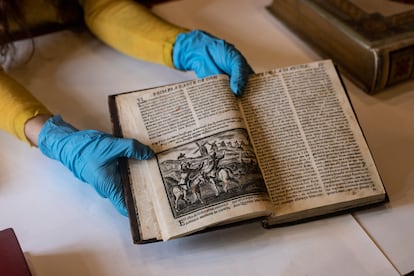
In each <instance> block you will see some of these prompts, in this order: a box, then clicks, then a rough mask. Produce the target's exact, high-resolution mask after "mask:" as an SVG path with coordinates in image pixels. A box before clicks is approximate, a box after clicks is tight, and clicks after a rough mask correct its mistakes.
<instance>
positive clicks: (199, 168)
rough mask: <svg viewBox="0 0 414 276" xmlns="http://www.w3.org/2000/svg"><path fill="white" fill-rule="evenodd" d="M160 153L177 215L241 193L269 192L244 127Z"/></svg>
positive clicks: (163, 177) (161, 163) (171, 202)
mask: <svg viewBox="0 0 414 276" xmlns="http://www.w3.org/2000/svg"><path fill="white" fill-rule="evenodd" d="M157 157H158V162H159V167H160V171H161V175H162V179H163V181H164V186H165V190H166V193H167V195H168V199H169V203H170V206H171V210H172V213H173V214H174V217H175V218H177V217H180V216H183V215H187V214H189V213H191V212H194V211H196V210H199V209H200V208H205V207H206V206H209V205H212V204H215V203H219V202H223V201H226V200H230V199H234V198H236V197H239V196H241V195H246V194H250V193H258V192H266V189H265V185H264V183H263V179H262V177H261V175H260V170H259V167H258V164H257V161H256V158H255V155H254V152H253V148H252V145H251V143H250V141H249V138H248V135H247V132H246V131H245V130H243V129H237V130H231V131H226V132H223V133H219V134H216V135H213V136H210V137H207V138H204V139H201V140H198V141H195V142H192V143H189V144H186V145H183V146H179V147H176V148H174V149H171V150H168V151H166V152H163V153H160V154H158V156H157Z"/></svg>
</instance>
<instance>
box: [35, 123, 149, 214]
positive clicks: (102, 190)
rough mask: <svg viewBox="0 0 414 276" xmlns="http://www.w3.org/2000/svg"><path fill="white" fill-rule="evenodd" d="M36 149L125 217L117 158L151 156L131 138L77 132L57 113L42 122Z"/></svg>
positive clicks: (86, 131) (147, 150)
mask: <svg viewBox="0 0 414 276" xmlns="http://www.w3.org/2000/svg"><path fill="white" fill-rule="evenodd" d="M38 146H39V149H40V150H41V152H42V153H43V154H45V155H46V156H48V157H50V158H52V159H55V160H58V161H60V162H61V163H62V164H63V165H64V166H65V167H67V168H68V169H69V170H70V171H71V172H72V173H73V174H74V175H75V176H76V177H77V178H79V179H80V180H82V181H84V182H86V183H88V184H90V185H91V186H93V187H94V188H95V190H96V191H97V192H98V193H99V194H100V195H101V196H102V197H104V198H108V199H109V200H110V201H111V202H112V204H113V205H114V206H115V208H116V209H117V210H118V211H119V212H120V213H121V214H122V215H125V216H127V211H126V208H125V201H124V197H123V189H122V184H121V176H120V174H119V172H118V162H117V159H118V158H119V157H128V158H134V159H138V160H145V159H150V158H151V157H153V156H154V152H153V151H152V150H151V149H150V148H149V147H148V146H145V145H143V144H141V143H140V142H138V141H137V140H134V139H122V138H115V137H113V136H112V135H109V134H107V133H104V132H101V131H96V130H83V131H79V130H77V129H76V128H74V127H73V126H71V125H69V124H68V123H66V122H64V121H63V120H62V118H61V117H60V116H59V115H56V116H54V117H52V118H50V119H49V120H47V121H46V123H45V124H44V125H43V127H42V129H41V131H40V134H39V145H38Z"/></svg>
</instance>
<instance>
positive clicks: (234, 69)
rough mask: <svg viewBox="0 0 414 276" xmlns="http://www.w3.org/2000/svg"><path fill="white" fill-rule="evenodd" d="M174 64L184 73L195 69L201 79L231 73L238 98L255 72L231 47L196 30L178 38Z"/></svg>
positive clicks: (174, 52)
mask: <svg viewBox="0 0 414 276" xmlns="http://www.w3.org/2000/svg"><path fill="white" fill-rule="evenodd" d="M173 63H174V66H175V68H177V69H180V70H193V71H194V72H195V73H196V75H197V77H199V78H204V77H207V76H211V75H217V74H227V75H228V76H230V88H231V90H232V91H233V93H234V94H235V95H236V96H240V95H242V93H243V89H244V87H245V86H246V83H247V78H248V76H249V74H252V73H253V70H252V68H251V67H250V65H249V64H248V63H247V61H246V59H245V58H244V57H243V55H242V54H241V53H240V52H239V51H238V50H237V49H236V48H235V47H234V46H233V45H231V44H229V43H227V42H226V41H224V40H221V39H218V38H216V37H213V36H212V35H210V34H208V33H205V32H202V31H199V30H195V31H191V32H189V33H181V34H179V35H178V36H177V38H176V41H175V43H174V48H173Z"/></svg>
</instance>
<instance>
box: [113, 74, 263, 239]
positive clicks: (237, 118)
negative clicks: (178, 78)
mask: <svg viewBox="0 0 414 276" xmlns="http://www.w3.org/2000/svg"><path fill="white" fill-rule="evenodd" d="M116 104H117V106H118V113H119V121H120V124H121V127H122V133H123V135H124V137H133V138H136V139H138V140H139V141H141V142H142V143H145V144H147V145H149V146H151V147H152V148H153V150H154V151H155V153H156V158H154V159H152V160H150V161H146V162H134V163H133V165H131V166H130V174H131V176H132V178H135V179H134V181H133V182H139V181H146V182H147V184H146V187H147V188H148V189H149V190H150V191H149V193H150V194H151V195H152V197H151V201H152V204H153V206H154V210H155V216H156V219H155V220H156V221H157V223H158V225H159V229H160V232H161V236H162V238H163V239H164V240H167V239H170V238H173V237H177V236H180V235H186V234H189V233H192V232H194V231H198V230H200V229H203V228H205V227H207V226H211V225H216V224H222V223H225V222H226V221H236V220H238V219H247V218H253V217H257V216H264V215H267V214H269V213H270V211H269V209H271V208H270V201H269V198H268V196H267V192H266V186H265V185H264V181H263V178H262V176H261V174H260V170H259V167H258V162H257V160H256V158H255V155H254V150H253V147H252V144H251V142H250V138H249V136H248V133H247V130H246V127H245V123H244V121H243V118H242V115H241V113H240V110H239V105H238V102H237V99H236V97H234V95H233V94H232V93H231V91H230V88H229V80H228V78H227V77H225V76H221V75H220V76H214V77H209V78H205V79H199V80H194V81H189V82H183V83H179V84H174V85H170V86H165V87H160V88H155V89H149V90H145V91H138V92H132V93H125V94H120V95H117V96H116ZM130 163H131V162H130ZM136 166H145V169H144V170H143V169H142V168H141V169H139V168H137V167H136ZM143 171H145V176H142V174H143ZM134 185H135V184H134ZM141 188H143V187H141ZM134 191H135V193H137V194H136V196H135V198H136V199H138V198H139V197H141V198H142V194H141V195H138V194H139V193H141V189H134ZM138 209H140V208H138ZM139 216H140V221H141V222H143V221H145V219H143V218H142V216H143V215H139ZM152 221H154V219H152Z"/></svg>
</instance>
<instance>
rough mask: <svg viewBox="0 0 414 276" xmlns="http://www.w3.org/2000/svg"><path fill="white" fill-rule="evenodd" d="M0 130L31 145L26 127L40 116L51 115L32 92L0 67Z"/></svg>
mask: <svg viewBox="0 0 414 276" xmlns="http://www.w3.org/2000/svg"><path fill="white" fill-rule="evenodd" d="M0 99H1V100H0V117H1V120H0V129H2V130H4V131H6V132H8V133H10V134H12V135H14V136H16V137H17V138H19V139H20V140H23V141H25V142H26V143H28V144H30V142H29V141H28V140H27V138H26V135H25V133H24V125H25V123H26V122H27V120H29V119H30V118H33V117H34V116H36V115H39V114H51V113H50V111H48V110H47V108H46V107H45V106H43V105H42V104H41V103H40V102H39V101H38V100H36V98H35V97H33V95H32V94H30V92H29V91H28V90H27V89H25V88H24V87H23V86H22V85H20V84H19V83H18V82H17V81H15V80H14V79H13V78H11V77H10V76H8V75H7V74H6V72H4V71H3V69H2V68H1V67H0Z"/></svg>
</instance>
